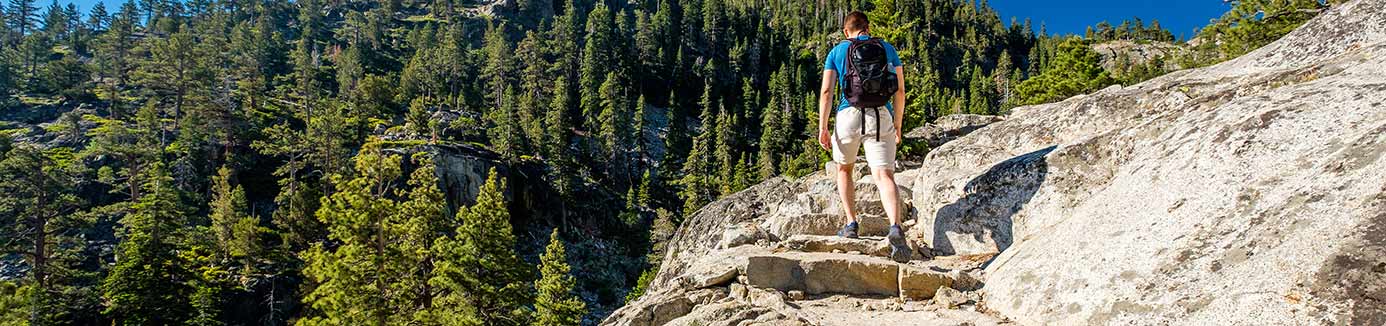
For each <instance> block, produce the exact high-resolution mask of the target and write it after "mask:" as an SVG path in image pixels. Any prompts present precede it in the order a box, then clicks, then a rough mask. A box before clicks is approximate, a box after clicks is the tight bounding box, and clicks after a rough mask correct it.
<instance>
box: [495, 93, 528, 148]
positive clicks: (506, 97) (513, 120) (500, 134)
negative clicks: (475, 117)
mask: <svg viewBox="0 0 1386 326" xmlns="http://www.w3.org/2000/svg"><path fill="white" fill-rule="evenodd" d="M502 98H503V101H501V104H502V105H501V106H500V107H497V108H496V109H493V110H492V111H491V113H490V118H491V124H492V125H491V129H490V137H491V145H492V146H493V148H494V149H495V150H496V152H497V153H500V154H501V156H503V157H505V158H506V159H509V160H515V159H518V158H519V157H520V154H521V153H525V152H527V151H526V148H527V146H526V143H525V141H524V130H522V127H521V126H520V123H521V121H520V119H519V117H518V115H517V112H516V111H519V108H516V107H515V106H516V105H517V104H518V103H516V102H517V101H515V92H514V91H513V90H512V88H510V87H506V88H505V92H504V93H503V95H502Z"/></svg>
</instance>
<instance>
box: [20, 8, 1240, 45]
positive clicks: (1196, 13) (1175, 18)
mask: <svg viewBox="0 0 1386 326" xmlns="http://www.w3.org/2000/svg"><path fill="white" fill-rule="evenodd" d="M50 1H52V0H39V1H37V2H38V4H39V5H41V6H44V7H47V6H48V4H49V3H51V2H50ZM60 1H61V2H62V3H63V4H64V5H66V4H67V3H76V4H77V5H78V6H79V7H81V9H82V12H83V13H85V12H86V11H87V10H90V9H91V7H92V5H93V4H95V3H96V2H97V1H98V0H60ZM989 1H990V2H989V3H990V4H991V6H992V7H994V8H996V10H997V11H998V12H1000V13H1001V21H1002V22H1010V21H1011V17H1017V18H1020V19H1021V20H1024V19H1025V18H1026V17H1029V18H1030V19H1031V20H1032V21H1033V22H1034V24H1035V28H1036V32H1038V29H1039V23H1040V22H1044V23H1045V24H1047V26H1048V27H1049V32H1050V33H1057V34H1063V33H1074V34H1082V33H1083V31H1084V30H1085V29H1086V28H1087V27H1088V26H1091V25H1096V24H1097V22H1100V21H1103V20H1106V21H1108V22H1111V23H1112V25H1116V24H1119V23H1120V22H1121V20H1123V19H1129V18H1131V17H1140V18H1141V20H1143V21H1145V22H1146V23H1147V24H1149V23H1150V21H1151V20H1159V21H1160V25H1163V26H1164V27H1165V29H1168V30H1170V31H1171V32H1174V36H1176V37H1178V36H1180V35H1185V36H1189V37H1192V36H1193V31H1194V29H1196V28H1199V27H1202V26H1203V25H1207V24H1208V20H1209V19H1213V18H1216V17H1218V16H1220V15H1222V13H1223V12H1226V11H1227V8H1228V6H1227V5H1226V4H1225V3H1223V0H1048V1H1045V0H989ZM105 2H106V9H107V10H115V9H116V8H117V7H119V5H120V3H124V0H105Z"/></svg>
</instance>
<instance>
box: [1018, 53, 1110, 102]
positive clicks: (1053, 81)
mask: <svg viewBox="0 0 1386 326" xmlns="http://www.w3.org/2000/svg"><path fill="white" fill-rule="evenodd" d="M1056 50H1057V54H1056V56H1055V58H1054V62H1053V63H1052V65H1053V68H1052V69H1046V70H1045V71H1044V73H1041V74H1040V75H1039V76H1034V77H1032V78H1030V79H1027V80H1025V81H1024V82H1021V83H1020V85H1018V86H1017V87H1016V97H1017V101H1018V102H1019V103H1021V104H1039V103H1047V102H1052V101H1058V100H1062V99H1064V98H1067V97H1069V96H1073V95H1078V94H1082V93H1085V92H1089V91H1093V90H1097V89H1098V88H1101V87H1104V86H1107V85H1111V84H1112V83H1115V81H1114V80H1113V79H1112V78H1111V76H1109V75H1108V74H1107V71H1106V70H1103V69H1102V66H1101V65H1100V64H1099V60H1100V57H1099V55H1098V54H1097V52H1096V51H1093V50H1092V48H1090V47H1088V46H1087V45H1086V44H1083V42H1082V41H1081V40H1078V39H1076V38H1073V39H1068V40H1065V41H1063V43H1061V44H1059V46H1058V48H1057V49H1056Z"/></svg>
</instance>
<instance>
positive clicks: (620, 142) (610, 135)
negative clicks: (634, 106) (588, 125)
mask: <svg viewBox="0 0 1386 326" xmlns="http://www.w3.org/2000/svg"><path fill="white" fill-rule="evenodd" d="M601 94H602V95H601V98H602V100H601V101H602V111H601V113H600V114H599V115H598V116H597V129H596V130H598V131H599V132H598V134H597V138H598V139H600V140H601V144H602V152H603V153H602V154H603V155H602V157H604V158H606V159H612V158H615V155H616V153H618V152H620V151H624V150H627V146H629V143H630V142H629V141H628V139H629V137H630V128H629V123H630V122H629V118H630V112H629V111H630V103H628V102H627V100H626V93H625V89H624V87H623V86H622V85H621V82H620V79H619V78H618V77H617V76H616V73H615V72H608V73H607V74H606V81H605V82H602V86H601Z"/></svg>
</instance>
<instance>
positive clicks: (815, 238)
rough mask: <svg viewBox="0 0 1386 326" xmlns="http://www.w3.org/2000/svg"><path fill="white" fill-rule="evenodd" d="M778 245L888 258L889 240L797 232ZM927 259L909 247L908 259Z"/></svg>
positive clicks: (790, 248) (800, 249) (796, 249)
mask: <svg viewBox="0 0 1386 326" xmlns="http://www.w3.org/2000/svg"><path fill="white" fill-rule="evenodd" d="M780 246H781V247H784V248H785V249H789V250H794V251H803V252H828V253H849V254H851V253H855V254H862V255H868V256H876V257H886V258H890V241H887V240H886V238H885V237H881V236H866V237H860V238H857V239H848V238H843V237H839V236H836V235H808V234H799V235H794V236H790V237H789V238H788V239H785V240H784V241H781V242H780ZM927 259H928V257H927V256H925V255H924V254H921V253H920V251H919V250H918V249H915V248H913V247H911V249H910V260H918V261H923V260H927Z"/></svg>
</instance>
